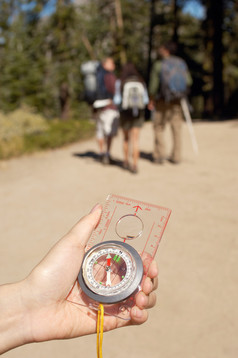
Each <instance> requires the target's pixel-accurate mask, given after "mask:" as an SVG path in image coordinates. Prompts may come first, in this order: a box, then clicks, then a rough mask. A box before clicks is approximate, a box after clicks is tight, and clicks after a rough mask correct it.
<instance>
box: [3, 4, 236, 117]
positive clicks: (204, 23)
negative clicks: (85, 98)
mask: <svg viewBox="0 0 238 358" xmlns="http://www.w3.org/2000/svg"><path fill="white" fill-rule="evenodd" d="M168 40H173V41H175V42H176V43H177V44H178V54H179V55H181V56H182V57H183V58H184V59H185V60H186V61H187V63H188V65H189V68H190V71H191V73H192V77H193V87H192V91H191V96H190V99H191V103H192V105H193V109H194V112H193V116H194V117H196V118H198V117H199V118H202V117H203V118H208V117H209V118H210V117H216V118H218V117H222V118H224V117H231V116H236V115H237V114H238V108H237V105H236V102H237V98H238V85H237V83H238V82H237V79H238V57H237V50H238V3H237V1H235V0H226V1H225V0H217V1H216V0H207V1H204V0H151V1H149V0H140V1H138V0H100V1H99V0H93V1H91V0H87V1H83V0H58V1H57V0H49V1H46V0H34V1H32V0H1V2H0V68H1V76H0V109H1V110H2V111H12V110H14V109H16V108H18V107H19V106H20V105H22V104H27V105H29V106H33V107H34V108H36V109H37V110H38V111H39V112H40V113H42V114H44V115H46V116H47V117H52V116H53V117H55V116H58V117H63V118H69V117H72V116H73V117H75V116H76V117H78V116H79V115H80V114H79V113H80V112H82V110H80V109H81V107H80V102H81V101H80V100H81V99H82V94H83V81H82V74H81V73H80V66H81V64H82V63H83V62H85V61H87V60H89V59H101V58H102V57H103V56H105V55H109V54H110V55H112V56H113V57H114V58H115V61H116V63H117V67H118V68H120V66H121V65H122V64H123V63H125V62H126V61H132V62H134V63H135V64H136V66H137V67H138V68H139V69H140V71H141V73H142V74H143V75H144V77H145V79H146V80H147V81H148V76H149V71H150V67H151V63H152V62H153V60H155V57H156V49H157V48H158V46H159V44H160V42H162V41H163V42H164V41H168ZM62 88H64V89H65V90H66V91H67V93H68V96H67V102H68V103H66V104H65V105H64V106H63V108H62V107H61V106H60V92H61V90H62Z"/></svg>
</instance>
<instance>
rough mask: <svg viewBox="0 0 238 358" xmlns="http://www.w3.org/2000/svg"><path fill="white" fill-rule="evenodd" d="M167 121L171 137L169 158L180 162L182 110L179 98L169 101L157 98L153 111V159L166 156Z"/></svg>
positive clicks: (161, 158) (160, 158)
mask: <svg viewBox="0 0 238 358" xmlns="http://www.w3.org/2000/svg"><path fill="white" fill-rule="evenodd" d="M167 123H169V124H170V126H171V130H172V139H173V147H172V153H171V156H170V159H171V160H173V161H175V162H180V160H181V131H182V125H183V112H182V108H181V105H180V101H179V100H176V101H173V102H169V103H168V102H164V101H162V100H159V101H158V102H157V103H156V106H155V113H154V153H153V157H154V160H163V159H165V158H166V146H165V142H164V130H165V126H166V124H167Z"/></svg>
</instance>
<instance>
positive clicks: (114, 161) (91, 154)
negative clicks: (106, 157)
mask: <svg viewBox="0 0 238 358" xmlns="http://www.w3.org/2000/svg"><path fill="white" fill-rule="evenodd" d="M73 156H74V157H78V158H86V159H92V160H93V161H95V162H98V163H100V162H101V157H100V155H98V154H97V153H95V152H93V151H87V152H83V153H73ZM110 165H115V166H117V167H119V168H122V169H123V161H122V160H120V159H117V158H111V162H110Z"/></svg>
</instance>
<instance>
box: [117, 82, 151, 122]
mask: <svg viewBox="0 0 238 358" xmlns="http://www.w3.org/2000/svg"><path fill="white" fill-rule="evenodd" d="M147 103H148V101H147V100H146V89H145V87H144V85H143V83H141V82H140V81H138V80H136V79H131V80H128V81H127V82H125V83H124V86H123V91H122V103H121V109H122V110H128V109H131V110H132V113H133V116H135V117H136V116H137V115H138V113H139V110H142V109H144V108H145V106H146V104H147Z"/></svg>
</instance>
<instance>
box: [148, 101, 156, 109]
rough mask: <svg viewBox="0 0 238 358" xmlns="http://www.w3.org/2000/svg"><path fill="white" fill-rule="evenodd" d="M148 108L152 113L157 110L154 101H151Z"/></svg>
mask: <svg viewBox="0 0 238 358" xmlns="http://www.w3.org/2000/svg"><path fill="white" fill-rule="evenodd" d="M147 107H148V109H149V110H150V111H153V110H154V109H155V103H154V100H153V99H150V101H149V103H148V106H147Z"/></svg>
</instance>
